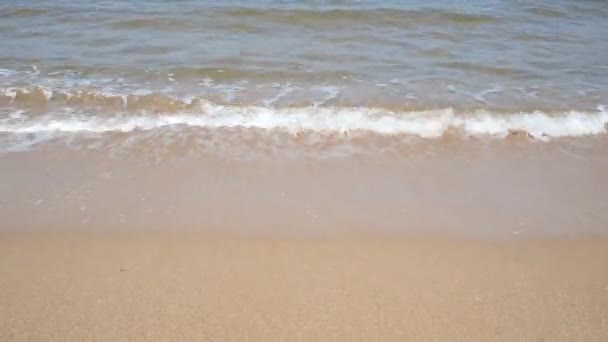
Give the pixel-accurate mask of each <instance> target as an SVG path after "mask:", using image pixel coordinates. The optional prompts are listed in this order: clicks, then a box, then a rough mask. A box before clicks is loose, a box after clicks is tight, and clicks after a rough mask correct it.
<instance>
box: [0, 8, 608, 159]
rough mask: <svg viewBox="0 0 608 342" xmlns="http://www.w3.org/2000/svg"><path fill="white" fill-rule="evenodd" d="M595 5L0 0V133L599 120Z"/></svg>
mask: <svg viewBox="0 0 608 342" xmlns="http://www.w3.org/2000/svg"><path fill="white" fill-rule="evenodd" d="M606 17H608V3H606V2H605V1H577V2H571V1H543V2H535V3H534V4H529V3H524V2H520V1H511V0H501V1H486V2H484V3H483V4H472V3H463V2H451V1H439V2H433V4H429V3H428V2H423V1H409V2H407V3H403V2H399V1H380V2H369V1H357V2H345V1H327V2H318V1H258V2H256V3H255V4H252V3H251V2H248V1H225V2H222V3H219V4H218V3H217V2H211V1H177V2H170V3H167V2H164V1H145V2H142V1H103V2H98V3H96V4H91V3H90V2H86V1H60V0H42V1H33V2H29V3H27V4H26V3H23V2H21V1H12V0H9V1H4V2H2V4H0V18H1V21H0V37H1V38H2V45H3V48H2V50H1V51H0V137H1V139H2V141H1V145H0V147H2V150H3V151H9V150H11V151H14V150H19V146H23V143H25V144H26V145H29V143H28V141H29V142H31V141H35V142H37V143H38V142H40V141H47V140H49V139H50V138H51V137H57V136H62V137H63V136H64V135H65V134H66V133H67V134H68V135H71V136H72V137H73V136H74V135H78V134H81V133H87V132H97V133H99V132H106V131H117V132H124V131H132V130H136V131H138V130H149V129H157V128H163V127H166V126H168V125H170V126H176V127H182V126H191V127H202V128H211V129H213V128H217V127H222V128H226V127H227V128H231V127H241V128H255V129H263V130H267V131H277V130H280V131H286V132H289V133H291V134H296V133H298V132H299V133H306V132H310V131H312V132H317V133H318V132H329V133H331V134H333V133H336V132H337V133H344V132H352V131H362V132H370V133H372V134H390V135H395V134H398V135H399V134H401V135H414V136H419V137H423V138H428V137H439V136H442V135H444V134H445V133H446V132H448V131H458V132H460V133H461V134H462V135H464V136H471V135H472V136H480V135H482V136H494V137H495V136H498V137H505V136H507V135H508V134H510V133H513V132H523V133H527V134H528V135H530V136H531V137H533V138H541V139H545V140H546V138H551V137H554V138H555V137H558V138H559V137H565V136H585V135H593V134H601V133H604V132H605V131H606V127H605V125H606V123H607V122H608V115H607V114H606V112H605V110H604V109H603V107H602V105H604V104H606V103H608V58H607V56H608V40H607V39H606V38H605V37H606V36H607V35H608V21H606V20H605V18H606ZM286 108H288V109H286ZM294 108H295V109H294ZM446 113H448V114H447V116H446ZM25 133H27V134H28V135H27V136H25V137H24V134H25ZM33 134H35V135H36V137H34V138H32V135H33ZM41 137H45V138H44V139H43V138H41ZM16 141H17V142H18V144H15V142H16Z"/></svg>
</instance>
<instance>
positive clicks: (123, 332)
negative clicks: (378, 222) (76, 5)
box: [0, 232, 608, 341]
mask: <svg viewBox="0 0 608 342" xmlns="http://www.w3.org/2000/svg"><path fill="white" fill-rule="evenodd" d="M607 260H608V240H606V239H605V238H600V239H553V240H551V239H544V240H533V241H526V242H514V241H510V242H505V241H503V242H496V241H494V242H493V241H487V240H475V239H461V238H454V237H437V236H435V237H421V236H410V237H395V236H378V235H376V236H361V235H357V236H355V235H350V236H344V235H339V236H333V237H325V238H322V239H319V238H272V237H243V236H237V235H231V236H228V235H217V234H199V233H186V232H184V233H171V234H169V233H146V234H143V233H133V234H126V233H123V234H121V233H113V234H108V233H99V234H97V233H96V234H84V233H68V232H65V233H58V232H53V233H30V234H23V233H21V234H19V233H3V234H2V235H1V236H0V273H1V274H2V279H1V280H0V306H1V307H2V308H3V309H2V313H1V314H0V322H1V323H0V339H1V340H3V341H26V340H38V341H39V340H47V341H50V340H54V341H60V340H61V341H85V340H87V341H88V340H90V341H108V340H112V341H126V340H174V341H175V340H204V341H237V340H238V341H244V340H248V341H268V340H316V341H326V340H327V341H329V340H334V341H340V340H342V341H347V340H372V341H376V340H377V341H403V340H452V341H457V340H480V341H481V340H485V341H487V340H497V341H515V340H528V341H542V340H544V341H601V340H604V339H606V337H607V336H608V321H607V318H608V272H606V269H607V267H608V262H607Z"/></svg>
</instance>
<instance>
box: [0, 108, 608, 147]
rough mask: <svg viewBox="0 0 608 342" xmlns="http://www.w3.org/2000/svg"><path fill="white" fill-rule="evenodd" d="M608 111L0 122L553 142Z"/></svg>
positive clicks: (34, 128)
mask: <svg viewBox="0 0 608 342" xmlns="http://www.w3.org/2000/svg"><path fill="white" fill-rule="evenodd" d="M607 124H608V111H606V109H605V108H604V107H603V106H600V107H598V111H596V112H580V111H569V112H563V113H552V114H549V113H543V112H530V113H510V114H509V113H491V112H487V111H476V112H473V113H468V114H467V113H455V112H454V110H452V109H450V108H448V109H441V110H430V111H419V112H395V111H388V110H385V109H377V108H365V107H359V108H344V107H334V108H318V107H302V108H270V107H256V106H249V107H237V106H221V105H217V104H212V103H208V102H206V103H202V104H201V107H200V111H197V112H196V113H181V114H180V113H178V114H160V115H159V114H141V115H133V114H129V115H127V114H124V115H118V116H112V117H107V116H91V115H86V113H61V114H49V115H46V116H42V117H35V118H25V119H24V118H20V119H19V120H14V119H11V117H10V116H7V117H6V118H5V119H3V120H0V133H13V134H27V133H38V132H60V133H70V134H75V133H79V132H96V133H105V132H131V131H136V130H153V129H158V128H162V127H167V126H180V125H183V126H189V127H202V128H211V129H213V128H244V129H247V128H252V129H262V130H281V131H288V132H290V133H293V134H297V133H299V132H317V133H328V134H331V133H347V132H354V131H358V132H369V133H373V134H380V135H414V136H419V137H422V138H438V137H441V136H442V135H444V134H445V133H446V132H448V131H454V132H458V133H460V134H463V135H466V136H480V137H483V136H489V137H499V138H501V137H506V136H507V135H509V134H510V133H512V132H522V133H526V134H528V135H529V136H531V137H533V138H536V139H539V140H547V139H550V138H560V137H578V136H585V135H596V134H602V133H606V129H607V127H606V126H607Z"/></svg>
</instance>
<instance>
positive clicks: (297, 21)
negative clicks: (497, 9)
mask: <svg viewBox="0 0 608 342" xmlns="http://www.w3.org/2000/svg"><path fill="white" fill-rule="evenodd" d="M215 12H216V13H217V15H227V16H230V17H235V18H237V19H240V18H246V19H248V20H251V19H257V20H260V22H267V23H268V22H270V23H273V22H276V23H281V24H288V25H295V26H315V27H328V26H331V27H333V26H339V25H344V24H349V23H356V24H358V25H361V24H372V25H390V26H393V27H410V26H412V25H416V24H435V25H445V24H457V25H458V24H459V25H480V24H488V23H495V22H496V21H498V18H496V17H494V16H491V15H487V14H476V13H463V12H453V11H445V10H437V9H427V10H405V9H398V8H375V9H349V8H333V9H324V10H319V9H304V8H300V9H276V8H245V7H243V8H238V7H230V8H223V9H217V10H215ZM206 14H208V13H206Z"/></svg>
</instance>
